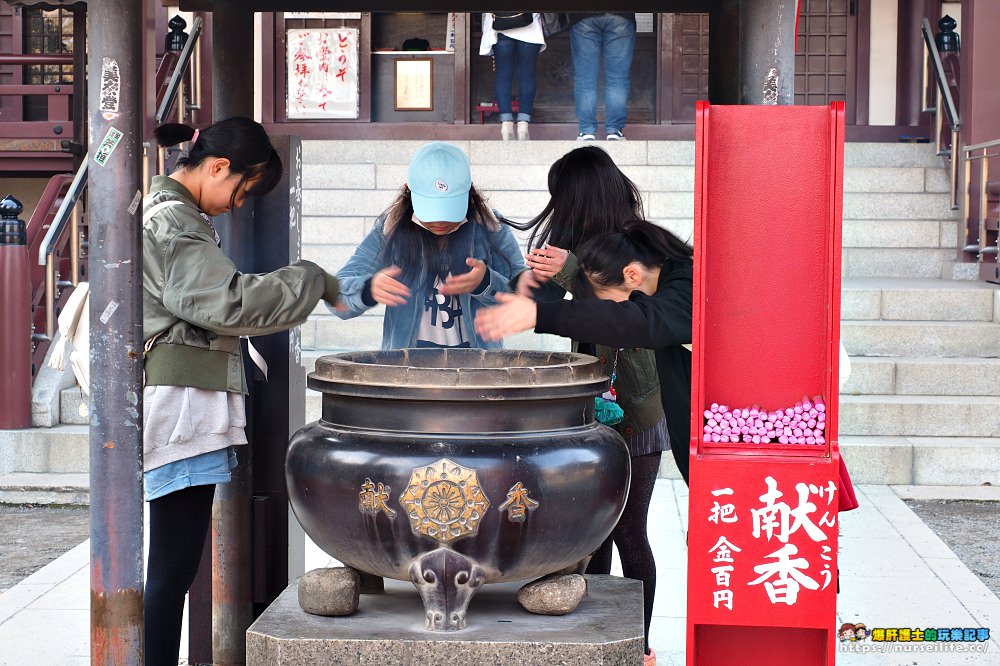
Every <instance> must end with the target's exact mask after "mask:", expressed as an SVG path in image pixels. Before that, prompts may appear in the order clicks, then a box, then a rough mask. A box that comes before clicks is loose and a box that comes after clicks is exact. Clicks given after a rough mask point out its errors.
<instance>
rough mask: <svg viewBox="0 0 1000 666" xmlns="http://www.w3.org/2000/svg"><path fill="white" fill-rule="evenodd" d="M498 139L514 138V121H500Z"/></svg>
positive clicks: (507, 139)
mask: <svg viewBox="0 0 1000 666" xmlns="http://www.w3.org/2000/svg"><path fill="white" fill-rule="evenodd" d="M500 139H501V140H502V141H513V140H514V121H513V120H505V121H503V122H502V123H500Z"/></svg>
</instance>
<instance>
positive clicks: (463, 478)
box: [399, 458, 490, 543]
mask: <svg viewBox="0 0 1000 666" xmlns="http://www.w3.org/2000/svg"><path fill="white" fill-rule="evenodd" d="M399 503H400V504H401V505H402V506H403V508H404V509H405V510H406V515H407V516H409V518H410V529H412V530H413V531H414V532H415V533H417V534H423V535H424V536H428V537H430V538H432V539H436V540H438V541H440V542H442V543H449V542H451V541H454V540H456V539H461V538H462V537H467V536H472V535H474V534H475V533H476V532H477V531H478V530H479V521H481V520H482V519H483V516H484V515H485V514H486V510H487V509H488V508H489V506H490V501H489V500H488V499H487V498H486V495H485V494H483V490H482V488H480V487H479V478H478V477H477V476H476V470H474V469H469V468H468V467H462V466H461V465H458V464H456V463H454V462H452V461H451V460H448V459H447V458H442V459H441V460H438V461H437V462H434V463H431V464H430V465H427V466H426V467H417V468H415V469H414V470H413V473H412V474H411V475H410V484H409V485H408V486H407V488H406V490H405V491H404V492H403V494H402V495H400V496H399Z"/></svg>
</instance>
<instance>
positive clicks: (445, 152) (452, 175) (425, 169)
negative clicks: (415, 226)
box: [406, 141, 472, 222]
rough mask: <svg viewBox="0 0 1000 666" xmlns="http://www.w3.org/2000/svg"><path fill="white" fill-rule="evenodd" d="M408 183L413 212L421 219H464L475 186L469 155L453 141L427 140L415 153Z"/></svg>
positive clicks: (411, 161) (446, 220)
mask: <svg viewBox="0 0 1000 666" xmlns="http://www.w3.org/2000/svg"><path fill="white" fill-rule="evenodd" d="M406 185H407V187H409V188H410V199H411V201H412V202H413V214H414V215H416V216H417V218H418V219H420V220H421V221H422V222H461V221H462V220H464V219H465V216H466V214H467V213H468V212H469V190H470V189H472V172H471V171H470V168H469V157H468V156H467V155H466V154H465V151H463V150H462V149H460V148H456V147H455V146H452V145H451V144H447V143H442V142H441V141H435V142H433V143H428V144H427V145H426V146H423V147H422V148H420V150H418V151H417V152H416V153H414V154H413V159H411V160H410V170H409V172H408V173H407V175H406Z"/></svg>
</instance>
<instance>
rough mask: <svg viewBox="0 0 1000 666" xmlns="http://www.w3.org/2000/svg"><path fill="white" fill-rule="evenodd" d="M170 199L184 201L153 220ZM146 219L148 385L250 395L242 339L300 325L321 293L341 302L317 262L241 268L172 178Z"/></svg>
mask: <svg viewBox="0 0 1000 666" xmlns="http://www.w3.org/2000/svg"><path fill="white" fill-rule="evenodd" d="M167 200H174V201H179V202H180V203H179V204H175V205H169V206H166V207H162V208H160V209H159V210H158V211H156V212H155V213H154V214H153V215H152V216H151V217H149V219H146V217H147V216H148V215H147V214H148V213H149V212H150V211H151V210H152V208H153V207H154V206H156V205H157V204H160V203H161V202H164V201H167ZM143 219H144V222H143V225H142V261H143V265H142V307H143V316H142V334H143V339H144V340H145V341H146V348H147V351H146V354H145V373H146V385H150V386H151V385H171V386H190V387H194V388H200V389H207V390H212V391H232V392H245V387H246V382H245V378H244V373H243V359H242V356H241V353H240V340H239V338H240V336H247V335H267V334H269V333H276V332H278V331H283V330H286V329H289V328H292V327H294V326H298V325H299V324H301V323H302V322H304V321H305V320H306V318H307V317H308V316H309V313H310V312H312V310H313V308H315V307H316V304H317V303H318V302H319V300H320V299H321V298H323V299H325V300H327V301H328V302H330V303H335V302H336V300H337V296H338V294H339V289H338V285H337V280H336V278H335V277H333V276H331V275H328V274H327V273H326V272H325V271H323V269H322V268H320V267H319V266H317V265H316V264H314V263H312V262H311V261H296V262H294V263H293V264H291V265H290V266H285V267H284V268H279V269H278V270H276V271H272V272H270V273H262V274H246V273H240V272H239V271H238V270H237V269H236V266H235V264H233V262H232V260H231V259H230V258H229V257H227V256H226V254H225V253H224V252H223V251H222V249H221V248H220V247H219V245H218V236H217V235H216V233H215V229H214V227H213V226H212V224H211V221H210V219H209V218H208V216H206V215H204V214H203V213H202V212H201V211H200V210H199V209H198V206H197V205H196V203H195V199H194V196H193V195H192V194H191V193H190V192H189V191H188V190H187V188H185V187H184V186H183V185H181V184H180V183H178V182H177V181H176V180H173V179H172V178H169V177H166V176H156V177H154V178H153V182H152V185H151V187H150V194H149V196H147V197H146V198H145V199H144V200H143Z"/></svg>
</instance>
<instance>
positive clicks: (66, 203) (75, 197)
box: [38, 155, 88, 266]
mask: <svg viewBox="0 0 1000 666" xmlns="http://www.w3.org/2000/svg"><path fill="white" fill-rule="evenodd" d="M87 170H88V167H87V155H84V156H83V163H82V164H80V168H79V169H77V170H76V175H75V176H73V182H72V183H70V185H69V190H68V191H67V192H66V196H65V197H64V198H63V200H62V204H60V205H59V210H58V211H56V216H55V217H54V218H52V224H51V225H50V226H49V230H48V231H47V232H46V233H45V238H43V239H42V244H41V246H40V247H39V248H38V265H39V266H45V265H47V264H48V262H49V258H50V257H51V256H52V255H53V254H55V251H56V244H57V243H58V241H59V237H60V236H61V235H62V233H63V229H64V228H65V227H66V224H67V223H68V222H69V220H70V213H71V212H72V211H73V208H74V206H76V202H77V201H79V200H80V197H81V196H82V195H83V188H84V187H85V186H86V185H87Z"/></svg>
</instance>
